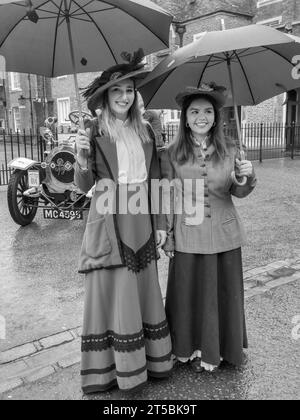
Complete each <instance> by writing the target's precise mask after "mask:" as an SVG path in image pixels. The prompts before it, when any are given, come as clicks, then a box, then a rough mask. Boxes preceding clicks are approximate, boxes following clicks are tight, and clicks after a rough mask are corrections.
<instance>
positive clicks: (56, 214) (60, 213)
mask: <svg viewBox="0 0 300 420" xmlns="http://www.w3.org/2000/svg"><path fill="white" fill-rule="evenodd" d="M44 218H45V219H56V220H61V219H63V220H83V212H82V211H80V210H57V209H44Z"/></svg>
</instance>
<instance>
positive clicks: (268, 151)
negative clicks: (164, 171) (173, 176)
mask: <svg viewBox="0 0 300 420" xmlns="http://www.w3.org/2000/svg"><path fill="white" fill-rule="evenodd" d="M241 131H242V140H243V145H244V146H245V149H246V151H247V159H249V160H259V161H260V162H262V161H263V160H265V159H274V158H282V157H286V156H290V157H291V158H292V159H293V158H294V157H295V156H296V155H299V154H300V124H295V123H293V124H290V125H287V124H281V123H250V124H243V125H242V127H241ZM177 132H178V124H168V125H166V126H165V127H164V132H163V138H164V140H165V142H166V143H170V142H171V141H172V140H173V139H174V138H175V136H176V134H177ZM224 132H225V136H226V137H227V138H230V139H233V140H236V139H237V138H238V135H237V129H236V127H232V126H226V125H225V126H224Z"/></svg>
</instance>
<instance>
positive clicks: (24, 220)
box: [7, 171, 39, 226]
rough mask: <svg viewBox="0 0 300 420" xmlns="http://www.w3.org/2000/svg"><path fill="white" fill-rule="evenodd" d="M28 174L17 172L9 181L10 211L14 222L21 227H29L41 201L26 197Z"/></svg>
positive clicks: (8, 200)
mask: <svg viewBox="0 0 300 420" xmlns="http://www.w3.org/2000/svg"><path fill="white" fill-rule="evenodd" d="M28 188H29V186H28V174H27V172H26V171H15V172H14V173H13V174H12V175H11V177H10V180H9V184H8V189H7V202H8V209H9V212H10V215H11V217H12V218H13V220H14V221H15V222H16V223H18V224H19V225H21V226H26V225H29V224H30V223H31V222H32V221H33V219H34V217H35V215H36V212H37V207H34V206H37V205H38V202H39V199H38V198H30V197H24V195H23V193H24V191H26V190H28Z"/></svg>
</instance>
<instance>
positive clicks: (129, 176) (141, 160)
mask: <svg viewBox="0 0 300 420" xmlns="http://www.w3.org/2000/svg"><path fill="white" fill-rule="evenodd" d="M116 126H117V132H118V138H117V140H116V148H117V156H118V167H119V176H118V182H119V184H138V183H142V182H144V181H146V179H147V169H146V160H145V153H144V149H143V146H142V141H141V139H140V137H139V136H138V135H137V134H136V132H135V131H134V130H133V129H132V128H131V127H130V125H129V124H128V121H125V122H123V121H121V120H119V119H117V120H116Z"/></svg>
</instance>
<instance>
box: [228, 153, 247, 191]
mask: <svg viewBox="0 0 300 420" xmlns="http://www.w3.org/2000/svg"><path fill="white" fill-rule="evenodd" d="M240 155H241V160H245V152H244V150H241V151H240ZM231 179H232V182H233V183H234V184H235V185H238V186H240V187H244V186H245V185H246V184H247V180H248V179H247V177H246V176H243V178H242V180H241V181H238V179H237V177H236V174H235V171H232V173H231Z"/></svg>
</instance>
